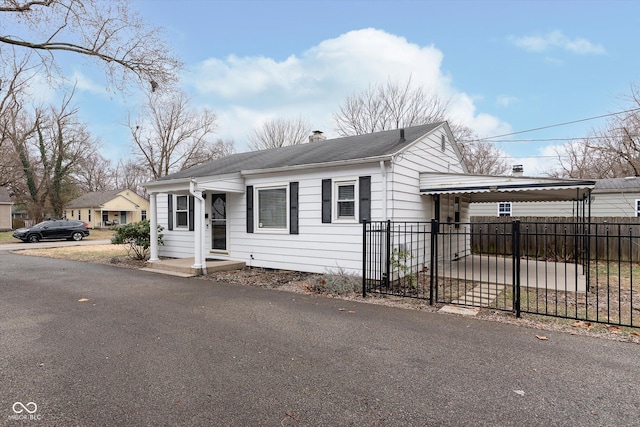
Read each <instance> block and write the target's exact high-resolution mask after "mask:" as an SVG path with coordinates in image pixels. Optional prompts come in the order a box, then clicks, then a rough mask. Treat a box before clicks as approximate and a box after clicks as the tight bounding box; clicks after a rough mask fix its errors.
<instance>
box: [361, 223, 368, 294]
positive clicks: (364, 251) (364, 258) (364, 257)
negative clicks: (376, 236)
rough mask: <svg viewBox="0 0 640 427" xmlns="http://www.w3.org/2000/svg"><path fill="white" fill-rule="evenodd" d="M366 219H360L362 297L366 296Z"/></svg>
mask: <svg viewBox="0 0 640 427" xmlns="http://www.w3.org/2000/svg"><path fill="white" fill-rule="evenodd" d="M367 250H368V248H367V220H366V219H365V220H363V221H362V298H364V297H366V296H367Z"/></svg>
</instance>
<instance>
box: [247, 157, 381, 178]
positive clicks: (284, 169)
mask: <svg viewBox="0 0 640 427" xmlns="http://www.w3.org/2000/svg"><path fill="white" fill-rule="evenodd" d="M392 159H393V156H392V155H384V156H375V157H366V158H360V159H350V160H338V161H334V162H322V163H305V164H303V165H292V166H280V167H278V168H268V169H250V170H242V171H240V175H241V176H247V175H259V174H265V173H276V172H287V171H292V170H293V171H295V170H302V169H311V168H320V167H322V168H327V167H338V166H349V165H358V164H363V163H372V162H384V161H390V160H392Z"/></svg>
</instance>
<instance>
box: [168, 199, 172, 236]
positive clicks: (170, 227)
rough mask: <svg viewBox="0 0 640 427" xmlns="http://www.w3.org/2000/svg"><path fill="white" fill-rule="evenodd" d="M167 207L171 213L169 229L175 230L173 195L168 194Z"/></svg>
mask: <svg viewBox="0 0 640 427" xmlns="http://www.w3.org/2000/svg"><path fill="white" fill-rule="evenodd" d="M167 206H168V213H169V219H168V224H167V229H169V230H173V194H167Z"/></svg>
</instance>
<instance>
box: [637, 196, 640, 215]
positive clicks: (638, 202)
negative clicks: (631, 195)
mask: <svg viewBox="0 0 640 427" xmlns="http://www.w3.org/2000/svg"><path fill="white" fill-rule="evenodd" d="M636 216H637V217H638V216H640V199H636Z"/></svg>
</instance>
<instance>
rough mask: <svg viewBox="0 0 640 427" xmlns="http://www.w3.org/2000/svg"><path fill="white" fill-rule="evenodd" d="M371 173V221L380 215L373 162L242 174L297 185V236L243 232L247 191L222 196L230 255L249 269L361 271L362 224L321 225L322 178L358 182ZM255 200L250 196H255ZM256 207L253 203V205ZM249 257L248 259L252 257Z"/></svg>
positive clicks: (258, 182)
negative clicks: (287, 172) (225, 198)
mask: <svg viewBox="0 0 640 427" xmlns="http://www.w3.org/2000/svg"><path fill="white" fill-rule="evenodd" d="M360 176H371V199H372V200H371V211H372V217H373V219H374V220H376V219H380V213H381V206H382V202H381V188H382V182H381V174H380V169H379V166H378V164H372V165H361V166H350V167H343V168H327V169H323V170H313V171H297V172H296V174H295V175H294V176H293V177H292V176H291V175H290V174H286V173H278V174H270V175H262V176H255V177H247V178H246V185H251V186H254V187H258V186H262V185H276V184H284V183H289V182H298V183H299V194H298V200H299V215H298V220H299V234H283V233H281V232H264V231H259V230H257V229H256V230H255V232H254V233H247V232H246V195H245V194H227V216H228V218H229V220H228V221H229V227H230V236H231V237H230V241H229V242H228V244H229V258H231V259H238V260H243V261H245V262H246V263H247V264H248V265H252V266H254V267H264V268H277V269H287V270H299V271H309V272H316V273H325V272H328V271H330V270H336V269H338V268H341V269H345V270H346V271H350V272H356V273H358V274H359V273H360V271H361V269H362V224H360V223H359V222H358V221H357V220H356V221H354V222H352V223H339V224H338V223H332V224H323V223H322V193H321V188H322V180H323V179H327V178H331V179H332V180H333V181H334V182H335V181H343V180H344V181H347V180H356V181H357V180H358V178H359V177H360ZM254 203H255V199H254ZM254 207H257V205H254ZM252 256H253V258H252Z"/></svg>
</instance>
